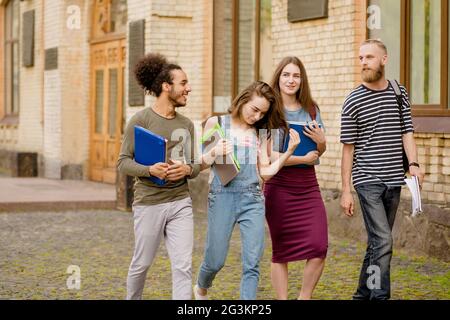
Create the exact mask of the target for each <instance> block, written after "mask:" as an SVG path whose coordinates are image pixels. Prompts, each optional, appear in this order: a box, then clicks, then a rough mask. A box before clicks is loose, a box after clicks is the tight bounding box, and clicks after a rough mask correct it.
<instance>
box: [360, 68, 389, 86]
mask: <svg viewBox="0 0 450 320" xmlns="http://www.w3.org/2000/svg"><path fill="white" fill-rule="evenodd" d="M383 75H384V66H380V67H379V68H378V69H377V70H366V71H364V70H363V71H361V77H362V79H363V81H364V82H367V83H372V82H377V81H378V80H380V79H381V78H382V77H383Z"/></svg>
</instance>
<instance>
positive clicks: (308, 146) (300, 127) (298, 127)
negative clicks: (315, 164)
mask: <svg viewBox="0 0 450 320" xmlns="http://www.w3.org/2000/svg"><path fill="white" fill-rule="evenodd" d="M288 124H289V128H292V129H294V130H295V131H297V132H298V134H299V135H300V143H299V144H298V146H297V148H295V150H294V153H293V154H292V155H293V156H304V155H306V154H307V153H308V152H310V151H314V150H317V143H315V142H314V141H313V140H312V139H311V138H310V137H308V136H306V135H305V133H304V132H303V131H304V130H305V127H306V126H308V124H307V123H306V122H288ZM319 127H321V125H320V124H319ZM289 140H290V137H289V135H288V136H287V139H286V141H285V143H284V146H283V152H286V150H287V147H288V144H289ZM290 167H296V168H308V167H310V165H307V164H297V165H293V166H290Z"/></svg>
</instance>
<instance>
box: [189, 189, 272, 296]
mask: <svg viewBox="0 0 450 320" xmlns="http://www.w3.org/2000/svg"><path fill="white" fill-rule="evenodd" d="M264 217H265V208H264V196H263V195H262V193H261V190H260V188H259V186H258V187H256V186H250V187H243V188H240V189H238V188H228V189H227V188H217V187H216V188H215V189H213V190H211V191H210V192H209V194H208V232H207V236H206V237H207V238H206V246H205V255H204V259H203V262H202V264H201V266H200V271H199V274H198V280H197V284H198V286H199V287H201V288H205V289H208V288H210V287H211V285H212V282H213V280H214V278H215V276H216V274H217V273H218V272H219V271H220V270H221V269H222V267H223V266H224V264H225V260H226V257H227V254H228V249H229V245H230V238H231V235H232V232H233V229H234V226H235V224H236V223H238V224H239V229H240V233H241V250H242V278H241V288H240V298H241V299H242V300H255V299H256V291H257V288H258V282H259V262H260V260H261V258H262V255H263V253H264V233H265V225H264V223H265V222H264V221H265V220H264V219H265V218H264Z"/></svg>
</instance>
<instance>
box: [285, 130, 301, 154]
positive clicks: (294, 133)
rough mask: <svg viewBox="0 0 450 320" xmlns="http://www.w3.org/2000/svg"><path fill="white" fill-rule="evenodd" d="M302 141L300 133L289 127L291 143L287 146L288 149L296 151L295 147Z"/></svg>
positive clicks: (292, 151) (291, 151)
mask: <svg viewBox="0 0 450 320" xmlns="http://www.w3.org/2000/svg"><path fill="white" fill-rule="evenodd" d="M299 143H300V135H299V134H298V132H297V131H295V130H294V129H289V144H288V147H287V151H288V152H290V153H294V150H295V148H297V146H298V144H299Z"/></svg>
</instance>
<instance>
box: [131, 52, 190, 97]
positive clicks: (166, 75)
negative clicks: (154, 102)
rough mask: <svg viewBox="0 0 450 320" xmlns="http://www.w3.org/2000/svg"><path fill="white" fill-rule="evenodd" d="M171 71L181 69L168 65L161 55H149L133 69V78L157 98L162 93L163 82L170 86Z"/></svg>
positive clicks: (175, 65)
mask: <svg viewBox="0 0 450 320" xmlns="http://www.w3.org/2000/svg"><path fill="white" fill-rule="evenodd" d="M172 70H182V69H181V67H180V66H179V65H177V64H173V63H168V62H167V59H166V57H164V56H163V55H162V54H159V53H149V54H147V55H146V56H145V57H143V58H142V59H141V60H139V61H138V63H137V64H136V66H135V67H134V76H135V77H136V80H137V82H138V83H139V85H140V86H141V87H142V88H143V89H144V90H145V91H146V92H147V93H150V94H152V95H155V96H156V97H159V96H160V95H161V92H162V84H163V83H164V82H167V83H169V84H172V80H173V75H172V73H171V71H172Z"/></svg>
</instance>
